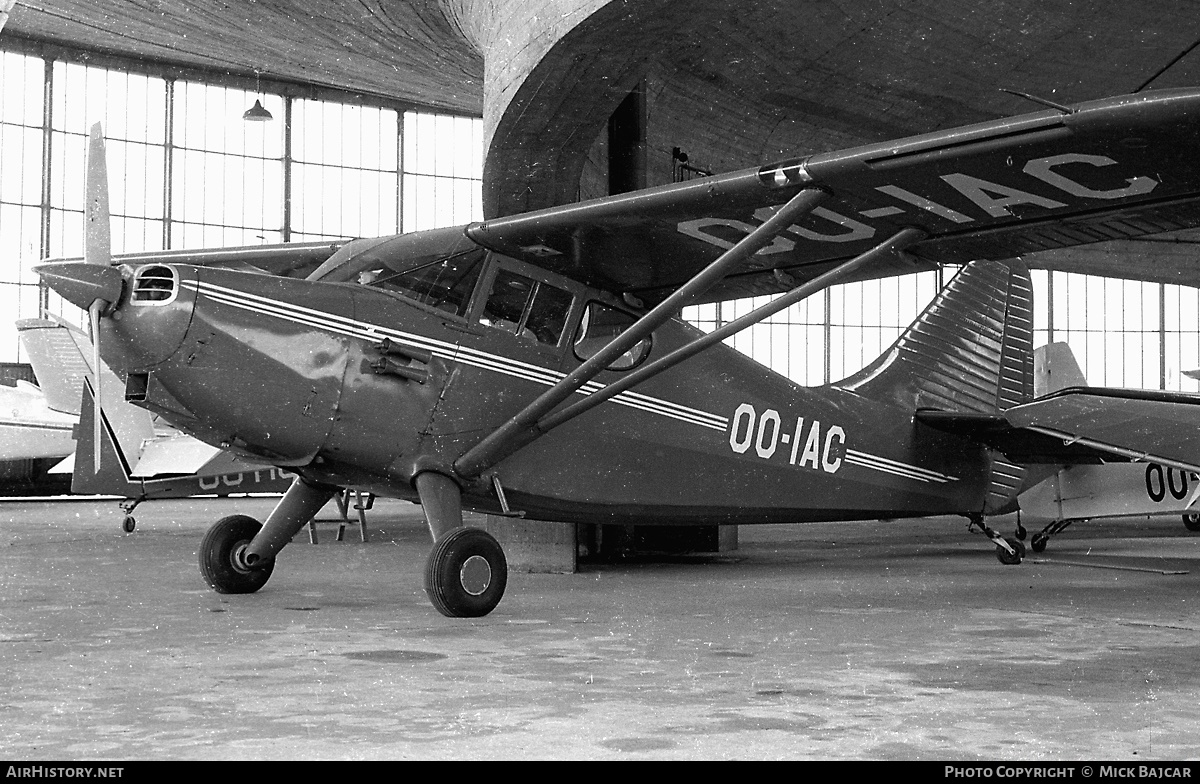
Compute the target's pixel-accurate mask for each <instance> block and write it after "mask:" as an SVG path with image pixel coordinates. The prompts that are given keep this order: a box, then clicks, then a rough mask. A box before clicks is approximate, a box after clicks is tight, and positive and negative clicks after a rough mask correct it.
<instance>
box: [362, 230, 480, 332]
mask: <svg viewBox="0 0 1200 784" xmlns="http://www.w3.org/2000/svg"><path fill="white" fill-rule="evenodd" d="M486 255H487V252H486V251H485V250H484V249H483V248H478V247H477V248H473V249H471V250H469V251H467V252H465V253H458V254H455V255H453V256H448V257H446V258H443V259H438V260H436V261H431V262H428V263H426V264H422V265H419V266H417V267H414V268H412V269H409V270H406V271H405V272H393V271H392V270H391V269H389V268H388V267H386V266H384V265H382V264H378V265H372V266H368V267H365V268H363V269H361V270H359V271H358V282H359V283H360V284H362V285H364V286H372V287H375V288H380V289H384V290H385V291H394V292H396V293H397V294H401V295H403V296H405V297H407V298H409V299H414V300H416V301H417V302H421V303H424V304H426V305H431V306H433V307H435V308H438V309H440V310H445V311H448V312H450V313H455V314H457V315H459V316H465V315H466V313H467V308H468V306H469V305H470V302H471V292H472V291H473V290H474V289H475V281H476V280H478V278H479V273H480V272H481V271H482V270H483V260H484V258H485V257H486Z"/></svg>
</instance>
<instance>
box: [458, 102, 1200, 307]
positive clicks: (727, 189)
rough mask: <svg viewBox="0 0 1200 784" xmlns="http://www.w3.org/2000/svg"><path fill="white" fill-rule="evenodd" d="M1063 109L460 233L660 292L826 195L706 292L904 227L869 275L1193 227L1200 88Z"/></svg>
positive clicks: (626, 288)
mask: <svg viewBox="0 0 1200 784" xmlns="http://www.w3.org/2000/svg"><path fill="white" fill-rule="evenodd" d="M1067 108H1068V109H1069V111H1057V110H1046V111H1040V112H1036V113H1032V114H1027V115H1022V116H1019V117H1013V118H1008V119H1002V120H996V121H992V122H987V123H981V124H977V125H972V126H966V127H962V128H956V129H952V130H947V131H941V132H937V133H931V134H925V135H922V136H915V137H911V138H908V139H903V140H899V141H893V142H886V143H882V144H875V145H869V146H864V147H858V148H854V149H849V150H844V151H839V152H830V153H821V154H817V155H812V156H809V157H806V158H797V159H794V160H789V161H784V162H780V163H776V164H772V165H768V166H763V167H758V168H754V169H746V170H742V171H738V172H732V173H729V174H722V175H717V176H713V177H705V178H701V179H697V180H692V181H689V182H686V183H679V184H676V185H668V186H663V187H659V188H651V189H647V190H644V191H637V192H633V193H628V194H622V195H619V196H613V197H607V198H603V199H596V200H592V201H587V202H580V203H577V204H569V205H564V206H561V207H553V208H549V209H544V210H539V211H535V212H530V213H524V214H520V215H513V216H509V217H502V218H497V219H493V220H488V221H484V222H481V223H476V224H472V225H471V226H469V227H467V234H468V236H470V237H471V238H472V239H474V240H475V241H476V242H479V243H480V244H482V245H485V246H487V247H489V248H492V249H494V250H497V251H500V252H502V253H506V254H508V255H511V256H515V257H518V258H522V259H525V260H527V261H530V262H533V263H536V264H538V265H540V266H543V267H548V268H550V269H553V270H555V271H558V272H560V273H563V274H565V275H567V276H569V277H572V278H575V279H578V280H581V281H583V282H584V283H587V284H589V285H593V286H597V287H599V288H604V289H608V290H611V291H615V292H619V293H631V294H634V295H636V296H639V297H641V298H642V299H644V300H646V301H647V302H649V303H654V302H658V301H661V300H662V299H663V298H664V297H665V296H667V295H668V294H669V293H670V292H671V291H672V290H674V289H675V288H676V287H678V286H679V285H681V284H682V283H683V282H684V281H686V280H687V279H688V278H690V277H691V276H692V275H693V274H695V273H696V272H697V271H698V270H700V269H701V268H703V267H704V266H705V265H707V264H708V263H710V262H711V261H712V260H713V259H715V258H716V257H717V256H718V255H719V254H720V253H721V252H723V251H724V250H726V249H728V248H730V247H732V246H733V245H734V244H735V243H736V242H737V241H738V240H740V239H741V238H742V237H744V236H746V235H747V234H748V233H749V232H750V231H752V230H753V229H754V228H756V227H757V226H759V225H761V224H762V223H763V222H764V221H765V220H766V219H767V218H769V217H770V216H771V215H772V214H774V212H775V211H777V210H778V208H779V206H780V205H781V204H783V203H785V202H786V201H787V200H788V199H790V198H791V197H792V196H794V195H795V194H796V193H797V192H798V191H800V190H802V189H805V188H817V189H820V190H823V191H825V192H826V193H828V194H829V198H827V199H826V200H825V201H824V202H823V203H822V204H821V206H819V207H817V208H815V209H813V210H812V211H811V212H810V213H809V214H808V215H805V216H804V217H803V218H801V219H799V220H797V221H796V222H795V224H794V225H791V226H790V227H789V228H788V230H787V231H785V232H784V233H783V234H781V235H779V236H778V237H776V238H775V240H774V241H773V242H772V243H771V244H770V245H769V246H767V247H766V248H763V249H762V250H760V251H759V252H758V253H757V254H755V255H754V256H753V257H752V258H751V259H750V260H749V261H747V262H746V263H745V264H744V265H743V266H742V267H741V268H740V269H738V270H736V271H735V272H734V273H733V274H731V275H729V276H728V277H727V278H726V279H725V280H724V281H723V282H722V283H721V284H719V285H718V286H716V287H714V288H713V289H712V290H711V291H710V292H709V293H708V294H707V295H706V296H705V297H704V299H705V300H706V301H715V300H720V299H730V298H735V297H744V296H753V295H759V294H770V293H777V292H780V291H784V290H787V289H789V288H792V287H794V286H795V285H796V284H797V283H798V282H801V281H803V280H806V279H809V278H812V277H814V276H816V275H818V274H820V273H821V272H824V271H825V270H827V269H829V268H831V267H832V266H834V265H835V264H836V263H837V262H838V261H841V260H844V259H847V258H851V257H853V256H855V255H857V254H859V253H862V252H863V251H865V250H867V249H869V248H870V247H873V246H874V245H876V244H878V243H879V242H880V240H881V239H882V238H885V237H887V236H890V235H892V234H894V233H895V232H897V231H899V230H901V229H903V228H906V227H916V228H919V229H921V230H923V231H924V232H925V233H926V234H927V235H928V236H927V238H926V239H925V240H923V241H922V242H919V243H917V244H916V245H914V246H912V247H910V248H909V249H908V250H907V251H906V253H905V254H904V256H905V258H899V257H898V258H897V259H896V260H895V263H894V264H893V265H891V267H890V268H889V267H888V266H887V265H884V266H883V267H880V266H878V265H877V266H875V268H874V269H873V270H872V271H871V273H870V274H869V276H870V277H878V276H880V275H887V274H890V273H895V274H900V273H905V272H912V271H914V270H916V269H931V268H933V267H934V266H935V265H936V264H946V263H953V264H962V263H966V262H968V261H971V260H974V259H1001V258H1011V257H1014V256H1018V255H1021V254H1023V253H1028V252H1033V251H1039V250H1047V249H1051V248H1061V247H1067V246H1071V245H1079V244H1085V243H1089V242H1097V241H1103V240H1111V239H1120V238H1126V237H1134V236H1139V235H1142V234H1151V233H1159V232H1163V231H1170V230H1174V229H1181V228H1188V227H1193V226H1197V225H1200V159H1197V157H1196V156H1195V155H1194V154H1193V153H1194V151H1195V150H1196V149H1197V145H1198V144H1200V91H1197V90H1163V91H1156V92H1146V93H1142V94H1138V95H1127V96H1121V97H1116V98H1109V99H1105V100H1100V101H1091V102H1087V103H1081V104H1077V105H1075V106H1073V107H1067ZM914 262H915V263H914Z"/></svg>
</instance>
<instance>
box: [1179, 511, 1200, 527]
mask: <svg viewBox="0 0 1200 784" xmlns="http://www.w3.org/2000/svg"><path fill="white" fill-rule="evenodd" d="M1183 525H1184V527H1185V528H1187V529H1188V530H1189V531H1200V512H1187V513H1185V514H1184V515H1183Z"/></svg>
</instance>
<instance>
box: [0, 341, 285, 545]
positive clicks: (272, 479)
mask: <svg viewBox="0 0 1200 784" xmlns="http://www.w3.org/2000/svg"><path fill="white" fill-rule="evenodd" d="M17 333H18V335H19V337H20V340H21V344H22V345H23V346H24V348H25V352H26V353H27V354H28V355H29V362H30V364H31V365H32V366H33V372H34V375H36V376H37V378H38V380H39V382H40V383H41V388H40V389H39V388H37V387H34V386H32V385H30V384H25V385H24V386H25V387H27V389H24V388H23V389H18V390H17V392H18V393H20V394H23V395H25V396H26V397H28V398H29V399H31V400H33V399H36V400H39V401H40V405H41V407H42V408H43V409H45V411H48V412H49V413H50V414H53V415H54V417H56V418H54V419H50V418H49V417H48V416H43V417H42V419H44V420H46V421H47V422H53V423H54V424H55V426H56V428H57V429H56V430H54V433H55V436H56V438H57V440H56V441H55V442H53V448H51V444H50V442H49V439H48V438H47V439H46V441H45V443H46V446H44V447H40V448H37V449H35V448H33V446H31V445H32V442H33V435H32V434H35V433H41V432H43V431H45V430H47V427H45V426H42V425H41V420H36V419H33V418H31V417H25V418H24V419H22V420H19V421H18V420H17V419H16V418H15V417H14V418H12V419H11V420H10V419H7V418H6V419H3V420H0V434H5V435H6V436H7V435H8V434H9V430H10V428H11V433H12V437H10V438H6V439H5V440H4V441H3V442H0V457H4V458H6V459H17V458H18V457H60V458H65V459H64V460H63V461H62V463H60V464H59V465H57V466H55V467H54V468H53V469H52V471H54V472H55V473H59V472H64V473H73V477H72V482H71V490H72V491H73V492H75V493H82V494H89V495H117V496H123V497H125V498H126V499H128V500H126V501H125V502H124V503H123V504H122V508H123V509H124V510H125V519H124V523H123V525H124V528H125V530H126V531H127V532H132V531H133V529H134V526H135V525H136V521H135V520H134V518H133V514H132V512H133V509H134V508H135V507H136V506H137V505H138V504H140V503H141V502H142V501H144V500H147V499H151V498H183V497H188V496H193V495H207V494H217V495H224V494H229V493H232V492H239V493H240V492H283V491H284V490H286V489H287V488H288V486H289V485H290V484H291V477H290V475H288V476H283V475H281V474H280V472H279V471H278V470H277V469H275V468H274V467H273V466H265V465H257V464H251V463H249V462H247V461H243V460H239V459H238V458H236V457H234V456H233V455H231V454H229V453H228V452H225V451H223V450H221V449H218V448H217V447H213V446H209V445H208V444H205V443H203V442H201V441H197V440H196V439H194V438H192V437H190V436H187V435H184V434H183V433H180V432H179V431H178V430H175V429H174V428H169V427H165V426H162V425H157V424H156V423H155V421H154V419H153V418H152V417H151V415H150V414H149V412H147V411H146V410H145V409H141V408H138V407H136V406H133V405H130V404H129V403H126V402H125V400H124V395H123V388H124V385H123V384H122V383H121V381H120V380H119V379H118V378H117V377H116V375H115V374H113V372H112V371H111V370H109V369H108V367H107V366H106V365H104V364H103V363H101V365H100V372H101V379H102V384H103V386H104V390H105V391H107V393H108V394H107V395H105V396H104V400H105V402H104V407H103V408H104V413H103V418H104V442H105V444H107V448H108V449H110V450H111V451H110V452H109V453H108V455H107V457H108V460H107V461H105V462H102V463H101V464H99V465H97V464H96V463H95V461H94V460H93V459H91V453H90V452H89V454H88V455H84V456H82V458H80V456H79V455H78V452H77V450H76V446H77V442H76V437H77V436H76V433H79V434H80V436H79V437H80V438H81V439H83V440H82V443H83V444H84V445H85V446H86V447H87V448H88V449H89V450H90V449H91V440H90V439H88V438H86V436H87V435H90V432H91V428H90V425H91V422H90V416H89V421H88V422H85V423H83V424H84V425H86V426H87V427H88V431H89V432H88V433H86V434H85V433H82V432H81V431H80V430H79V425H80V424H81V423H80V404H81V401H83V400H85V399H86V400H88V401H89V402H88V412H87V413H88V414H89V415H90V414H91V413H92V411H91V402H90V401H91V392H90V390H91V388H92V386H91V385H92V383H93V382H92V379H93V378H94V374H93V370H92V343H91V340H90V339H89V338H88V336H87V335H86V334H84V333H83V332H82V331H81V330H80V329H78V328H77V327H74V326H72V325H70V324H68V323H66V322H64V321H61V320H57V319H22V320H20V321H18V322H17ZM85 387H86V389H85ZM7 391H9V388H7V387H5V388H0V393H3V392H7ZM5 399H6V398H4V397H0V404H2V402H3V401H4V400H5ZM34 410H36V409H34ZM4 411H5V409H3V408H0V412H4ZM30 423H32V424H30ZM19 426H23V428H24V429H18V427H19ZM73 431H74V432H73ZM22 445H24V449H25V451H26V452H30V453H32V452H38V453H37V454H25V455H14V457H7V455H6V454H5V452H4V447H9V446H11V448H12V450H13V451H14V452H16V451H19V448H20V447H22Z"/></svg>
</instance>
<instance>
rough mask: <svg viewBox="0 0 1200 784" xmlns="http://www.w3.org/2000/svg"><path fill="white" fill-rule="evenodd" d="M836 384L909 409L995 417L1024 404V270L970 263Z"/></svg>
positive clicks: (1028, 369) (1027, 354)
mask: <svg viewBox="0 0 1200 784" xmlns="http://www.w3.org/2000/svg"><path fill="white" fill-rule="evenodd" d="M835 386H838V387H841V388H843V389H847V390H850V391H853V392H856V393H858V394H860V395H862V396H864V397H868V398H871V399H873V400H878V401H880V402H887V403H893V404H896V405H899V406H901V407H903V408H906V409H909V410H916V409H922V408H926V409H938V410H942V411H959V412H972V413H981V414H994V413H997V412H999V411H1004V410H1005V409H1008V408H1011V407H1013V406H1015V405H1019V404H1021V403H1024V402H1027V401H1029V400H1030V399H1032V397H1033V285H1032V282H1031V281H1030V277H1029V270H1028V269H1026V267H1025V266H1024V265H1023V264H1021V263H1020V262H1015V261H1009V262H1000V261H977V262H973V263H971V264H968V265H967V266H965V267H963V269H962V270H961V271H959V273H958V274H957V275H955V276H954V278H953V279H952V280H951V281H950V282H949V283H948V284H947V285H946V286H945V287H944V288H943V289H942V291H941V292H939V293H938V295H937V296H936V297H935V298H934V300H933V302H932V303H931V304H930V305H929V307H927V308H926V309H925V311H924V312H923V313H922V314H921V315H920V316H918V317H917V320H916V321H914V322H913V323H912V324H911V325H910V326H909V327H908V329H906V330H905V331H904V333H903V334H902V335H901V336H900V338H899V339H898V340H897V341H896V342H895V343H894V344H892V346H891V348H889V349H888V350H887V351H886V352H884V354H883V355H882V356H880V357H879V358H878V359H877V360H875V361H874V362H872V363H871V364H870V365H868V366H867V367H866V368H864V369H863V370H861V371H859V372H858V373H856V374H854V375H853V376H850V377H849V378H847V379H845V380H843V381H840V382H838V383H837V384H836V385H835Z"/></svg>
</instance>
